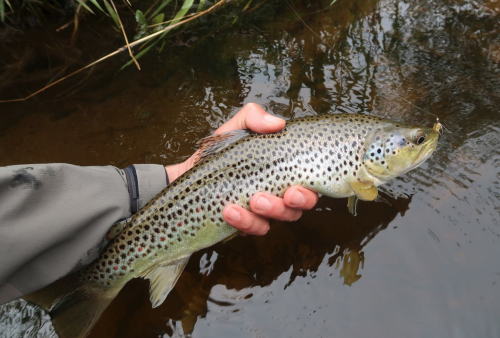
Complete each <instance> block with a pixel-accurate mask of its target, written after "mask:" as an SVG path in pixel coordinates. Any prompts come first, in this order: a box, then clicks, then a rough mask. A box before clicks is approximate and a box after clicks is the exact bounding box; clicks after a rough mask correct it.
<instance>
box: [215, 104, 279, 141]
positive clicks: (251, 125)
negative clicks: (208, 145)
mask: <svg viewBox="0 0 500 338" xmlns="http://www.w3.org/2000/svg"><path fill="white" fill-rule="evenodd" d="M284 127H285V120H283V119H281V118H279V117H276V116H273V115H271V114H268V113H266V111H265V110H264V109H262V107H261V106H259V105H258V104H256V103H248V104H246V105H245V106H244V107H243V108H241V110H240V111H239V112H238V113H237V114H236V115H234V116H233V117H232V118H231V119H230V120H229V121H227V122H226V123H224V124H223V125H222V126H221V127H220V128H219V129H217V130H216V131H215V133H214V134H220V133H224V132H226V131H231V130H236V129H250V130H253V131H255V132H256V133H260V134H267V133H275V132H277V131H280V130H281V129H283V128H284Z"/></svg>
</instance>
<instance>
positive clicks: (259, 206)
mask: <svg viewBox="0 0 500 338" xmlns="http://www.w3.org/2000/svg"><path fill="white" fill-rule="evenodd" d="M284 127H285V121H284V120H283V119H280V118H278V117H275V116H273V115H270V114H268V113H266V112H265V111H264V110H263V109H262V108H261V107H260V106H259V105H257V104H255V103H249V104H247V105H245V106H244V107H243V108H242V109H241V110H240V111H239V112H238V113H237V114H236V115H235V116H233V117H232V118H231V119H230V120H229V121H227V122H226V123H224V124H223V125H222V126H221V127H220V128H219V129H217V130H216V131H215V132H214V134H219V133H224V132H226V131H231V130H236V129H250V130H252V131H254V132H257V133H260V134H267V133H275V132H277V131H280V130H281V129H283V128H284ZM197 154H198V152H195V153H194V154H193V155H192V156H191V157H190V158H188V159H187V160H186V161H185V162H183V163H180V164H176V165H173V166H169V167H166V168H165V170H167V173H168V177H169V179H170V181H174V180H175V179H176V178H177V177H179V176H180V175H182V174H183V173H184V172H186V171H187V170H189V169H190V168H192V167H193V165H194V161H195V159H196V156H197ZM317 201H318V194H317V193H315V192H313V191H311V190H308V189H306V188H303V187H300V186H293V187H290V188H289V189H288V190H287V191H286V192H285V195H284V196H283V198H279V197H276V196H272V195H269V194H266V193H261V192H259V193H256V194H255V195H253V196H252V198H251V199H250V208H251V209H252V211H253V212H250V211H248V210H246V209H244V208H242V207H240V206H238V205H235V204H230V205H227V206H225V207H224V210H223V211H222V216H223V217H224V220H225V221H226V222H227V223H229V224H230V225H232V226H233V227H235V228H236V229H238V230H240V231H242V233H244V234H253V235H265V234H266V233H267V232H268V231H269V218H274V219H277V220H282V221H296V220H297V219H299V218H300V216H302V210H308V209H311V208H312V207H314V205H315V204H316V202H317Z"/></svg>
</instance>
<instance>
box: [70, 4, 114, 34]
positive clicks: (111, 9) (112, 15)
mask: <svg viewBox="0 0 500 338" xmlns="http://www.w3.org/2000/svg"><path fill="white" fill-rule="evenodd" d="M77 1H80V0H77ZM104 5H105V6H106V9H107V10H108V12H109V15H111V17H112V18H113V21H114V22H115V23H116V26H117V27H118V28H121V26H120V21H118V17H117V16H116V13H115V10H114V9H113V7H111V5H110V4H109V2H108V1H107V0H104Z"/></svg>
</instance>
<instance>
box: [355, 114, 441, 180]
mask: <svg viewBox="0 0 500 338" xmlns="http://www.w3.org/2000/svg"><path fill="white" fill-rule="evenodd" d="M438 137H439V133H438V132H437V131H436V130H434V129H432V128H427V127H420V126H411V125H401V124H398V123H396V122H395V123H389V124H388V125H386V126H385V127H381V128H378V129H376V130H375V132H374V133H373V134H372V135H371V136H370V137H369V139H367V142H366V143H365V155H364V159H363V161H364V164H365V166H366V168H367V172H368V174H369V175H371V176H374V177H376V178H377V179H379V180H380V181H383V182H385V181H388V180H390V179H393V178H395V177H397V176H399V175H402V174H404V173H406V172H408V171H410V170H412V169H415V168H416V167H418V166H419V165H420V164H422V163H423V162H424V161H425V160H427V159H428V158H429V156H431V155H432V153H433V152H434V150H435V149H436V147H437V144H438Z"/></svg>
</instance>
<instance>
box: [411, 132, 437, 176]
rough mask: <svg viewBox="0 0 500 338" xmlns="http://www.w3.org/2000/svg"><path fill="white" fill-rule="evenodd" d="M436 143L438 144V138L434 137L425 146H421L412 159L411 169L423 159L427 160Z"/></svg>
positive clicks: (423, 160)
mask: <svg viewBox="0 0 500 338" xmlns="http://www.w3.org/2000/svg"><path fill="white" fill-rule="evenodd" d="M437 145H438V139H437V138H436V139H435V140H433V141H432V143H429V144H427V145H426V146H425V147H422V149H420V151H419V153H418V155H417V157H416V158H415V161H413V163H412V166H411V169H414V168H416V167H418V166H419V165H421V164H422V163H423V162H425V160H427V159H428V158H429V157H430V156H431V155H432V153H433V152H434V150H436V148H437Z"/></svg>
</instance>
